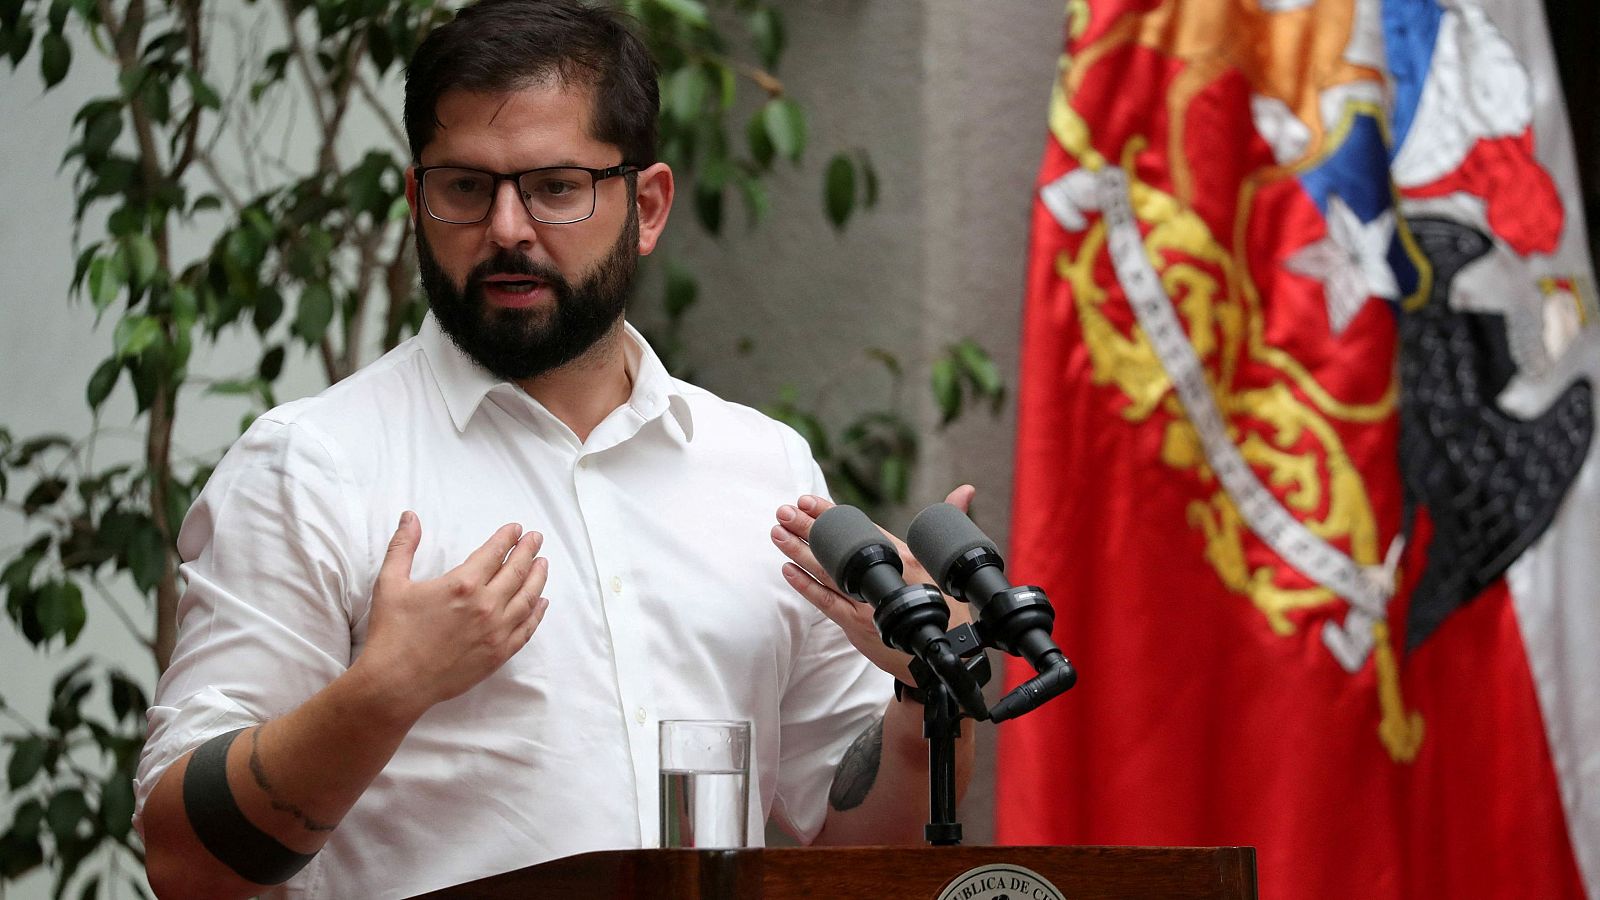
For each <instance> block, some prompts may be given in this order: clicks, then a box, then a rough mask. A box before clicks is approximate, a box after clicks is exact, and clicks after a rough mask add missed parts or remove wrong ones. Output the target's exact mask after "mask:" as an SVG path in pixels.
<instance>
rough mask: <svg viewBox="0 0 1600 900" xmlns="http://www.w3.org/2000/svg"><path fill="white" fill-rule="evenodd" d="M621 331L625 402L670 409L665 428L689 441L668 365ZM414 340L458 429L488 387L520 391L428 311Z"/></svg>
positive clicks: (640, 410) (647, 416) (632, 331)
mask: <svg viewBox="0 0 1600 900" xmlns="http://www.w3.org/2000/svg"><path fill="white" fill-rule="evenodd" d="M622 330H623V360H624V363H623V364H624V365H625V366H627V370H628V377H629V378H631V379H633V392H632V393H631V394H630V395H629V397H628V404H627V405H628V406H629V407H631V408H632V409H633V411H634V412H635V413H637V414H638V415H639V416H640V417H641V418H643V419H644V420H646V421H649V420H651V419H654V418H656V417H658V416H660V415H662V414H663V413H669V414H670V415H671V423H672V424H674V425H676V426H677V427H676V428H675V429H673V428H669V429H668V430H669V431H675V432H676V434H677V436H678V437H679V438H680V439H681V440H683V441H684V442H688V441H690V440H693V439H694V419H693V416H692V415H691V414H690V412H689V401H688V399H687V398H686V397H685V396H684V394H683V390H682V387H681V386H680V384H679V382H678V381H677V379H675V378H673V377H672V376H671V375H670V374H668V373H667V367H666V366H665V365H663V364H662V362H661V358H660V357H659V356H657V355H656V352H655V350H653V349H652V348H651V347H650V343H649V342H648V341H646V340H645V339H644V335H642V334H640V333H639V331H638V329H636V328H634V327H633V325H632V324H630V323H628V322H626V321H624V322H623V323H622ZM417 340H418V342H419V343H420V344H421V345H422V352H423V355H424V356H425V357H426V358H427V360H428V365H429V367H430V368H431V369H432V371H433V379H434V382H435V383H436V384H438V385H439V393H440V394H441V395H442V396H443V397H444V405H445V408H446V409H447V410H449V412H450V421H452V422H453V423H455V426H456V431H457V432H458V433H459V432H464V431H466V429H467V423H468V422H470V421H472V417H473V415H474V414H475V413H476V412H477V411H478V407H479V406H480V405H482V403H483V398H484V397H487V396H488V395H489V392H490V391H492V390H495V389H496V388H504V389H509V390H513V391H516V392H517V393H522V390H521V389H520V388H518V387H517V386H516V385H514V384H512V383H510V382H508V381H504V380H502V379H500V378H497V377H495V376H494V375H491V374H489V372H488V370H486V369H484V368H483V367H482V366H480V365H478V364H477V363H476V362H474V361H473V360H472V358H471V357H469V356H467V355H466V354H465V353H463V352H462V351H461V348H460V347H457V346H456V344H455V342H454V341H452V340H450V337H449V336H448V335H446V334H445V333H444V329H442V328H440V327H439V323H438V322H437V321H436V320H435V319H434V316H433V313H431V312H430V313H428V315H427V317H426V318H424V319H423V320H422V328H421V329H420V330H418V332H417Z"/></svg>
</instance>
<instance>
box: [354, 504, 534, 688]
mask: <svg viewBox="0 0 1600 900" xmlns="http://www.w3.org/2000/svg"><path fill="white" fill-rule="evenodd" d="M543 542H544V537H543V535H541V534H539V533H538V532H536V531H529V532H526V533H524V532H523V531H522V528H521V527H520V526H518V525H515V524H511V525H505V526H502V527H501V528H500V529H499V530H498V531H496V532H495V533H494V534H493V535H491V536H490V538H489V540H488V541H486V542H485V543H484V544H483V546H481V547H479V548H478V549H477V550H474V551H473V552H472V554H471V555H470V556H468V557H467V559H466V561H465V562H463V563H462V564H461V565H459V566H456V567H455V568H454V569H451V570H450V571H448V572H446V573H445V574H443V575H441V576H440V577H438V578H435V579H433V580H431V581H412V580H411V565H412V561H413V559H414V558H415V557H416V553H417V547H418V546H419V545H420V544H421V543H422V523H421V522H420V521H419V520H418V518H417V516H416V514H414V513H412V512H410V511H409V510H408V511H406V512H405V513H404V514H402V515H401V517H400V525H399V527H398V528H397V529H396V530H395V533H394V538H393V539H392V540H391V541H390V542H389V550H388V553H387V554H386V555H385V556H384V560H383V566H382V568H380V569H379V571H378V578H377V582H376V584H374V586H373V589H372V613H371V621H370V624H369V626H368V631H367V644H366V647H365V649H364V650H363V651H362V653H361V656H360V657H359V658H357V660H356V662H355V664H354V665H353V666H352V668H353V669H354V668H357V667H370V669H371V671H372V673H373V674H377V673H382V675H383V680H384V681H385V682H386V683H388V684H391V685H393V686H394V689H395V694H396V697H395V701H396V702H397V703H399V704H403V705H404V706H405V707H409V709H407V710H406V712H409V713H413V714H415V715H420V714H421V713H422V712H425V711H426V710H427V709H428V708H430V707H432V706H433V705H434V704H436V703H439V702H442V701H444V700H449V699H450V698H452V697H456V696H459V695H460V694H463V693H465V692H466V691H467V690H468V689H470V688H471V687H472V686H473V685H475V684H477V683H478V682H480V681H482V680H483V679H485V678H487V677H489V676H490V675H491V674H493V673H494V672H495V671H496V670H497V669H499V668H500V666H502V665H504V664H505V662H506V660H508V659H510V658H511V657H512V655H513V654H515V653H516V652H517V651H519V650H521V649H522V648H523V647H524V646H525V645H526V644H527V643H528V639H529V638H531V637H532V636H533V632H534V630H535V629H537V628H538V627H539V623H540V621H542V620H543V619H544V612H545V609H546V608H548V606H549V605H550V601H549V600H548V599H546V598H544V597H542V596H540V594H541V592H542V591H543V590H544V587H545V581H546V579H547V578H548V576H549V572H550V564H549V561H548V560H547V559H545V558H544V557H541V556H538V555H537V554H538V552H539V547H540V545H541V544H542V543H543ZM395 712H401V710H399V709H397V710H395ZM402 714H403V713H402Z"/></svg>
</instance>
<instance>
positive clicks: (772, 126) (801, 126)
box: [761, 97, 806, 162]
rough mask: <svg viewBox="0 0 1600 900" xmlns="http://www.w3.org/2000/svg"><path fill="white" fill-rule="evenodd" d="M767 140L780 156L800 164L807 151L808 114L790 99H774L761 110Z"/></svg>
mask: <svg viewBox="0 0 1600 900" xmlns="http://www.w3.org/2000/svg"><path fill="white" fill-rule="evenodd" d="M761 121H762V125H763V127H765V129H766V132H767V138H768V139H769V140H771V141H772V146H773V148H774V149H775V150H777V151H778V154H779V155H781V156H784V157H787V158H789V159H791V160H794V161H795V162H799V160H800V155H801V154H802V153H804V152H805V149H806V114H805V111H804V110H802V109H801V108H800V104H798V103H796V102H794V101H793V100H790V99H789V98H788V97H774V98H773V99H771V100H768V101H767V105H766V106H765V107H763V108H762V110H761Z"/></svg>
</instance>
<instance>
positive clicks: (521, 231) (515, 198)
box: [488, 181, 539, 249]
mask: <svg viewBox="0 0 1600 900" xmlns="http://www.w3.org/2000/svg"><path fill="white" fill-rule="evenodd" d="M520 190H521V188H519V187H517V184H516V182H513V181H502V182H500V183H499V184H498V185H496V186H495V192H494V203H493V205H492V206H490V207H489V220H488V222H489V231H488V238H489V242H490V243H492V244H494V245H495V246H496V247H504V248H506V249H513V248H522V249H526V248H527V247H529V246H531V245H532V244H533V243H534V242H536V241H537V240H538V239H539V232H538V229H537V225H538V223H537V222H534V221H533V216H531V215H529V214H528V207H527V206H526V205H524V204H523V202H522V195H521V194H520V193H519V191H520Z"/></svg>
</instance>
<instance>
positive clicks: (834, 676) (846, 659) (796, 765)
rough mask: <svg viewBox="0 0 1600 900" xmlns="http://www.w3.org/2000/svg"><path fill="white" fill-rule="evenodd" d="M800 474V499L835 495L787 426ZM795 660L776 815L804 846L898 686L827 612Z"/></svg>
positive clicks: (784, 704) (784, 708)
mask: <svg viewBox="0 0 1600 900" xmlns="http://www.w3.org/2000/svg"><path fill="white" fill-rule="evenodd" d="M784 431H785V432H786V434H785V438H786V445H787V450H788V452H789V458H790V461H791V468H792V470H793V471H794V474H795V479H796V484H797V490H796V492H795V496H796V497H799V496H800V495H801V494H808V493H809V494H816V495H818V496H821V497H826V496H828V487H827V484H826V482H825V480H824V478H823V475H822V470H821V469H819V468H818V467H817V464H816V463H815V462H814V461H813V460H812V457H811V453H810V450H809V448H808V447H807V446H806V444H805V441H804V440H803V439H801V437H800V436H799V435H798V434H797V433H795V432H794V431H793V430H791V429H788V428H786V427H785V428H784ZM812 612H813V613H814V615H815V618H814V620H813V621H812V623H811V626H810V628H808V629H807V631H806V635H805V639H804V642H803V643H802V645H801V647H800V649H799V652H798V653H797V654H796V655H795V657H794V662H793V666H792V667H791V669H790V672H789V678H788V681H787V685H786V687H785V689H784V692H783V699H782V701H781V704H780V714H781V716H782V725H781V728H782V745H783V750H782V753H781V755H780V757H779V761H778V789H777V796H776V798H775V800H774V803H773V815H774V817H775V818H776V819H777V820H778V821H779V823H780V824H781V825H782V826H783V827H784V829H785V830H786V831H788V832H789V833H790V834H792V835H793V836H794V837H795V838H797V839H798V840H800V841H801V842H802V843H807V844H809V843H810V842H811V841H812V840H813V839H814V838H815V837H816V836H817V833H818V832H819V831H821V830H822V823H823V820H824V819H826V818H827V814H828V805H827V798H828V790H829V788H830V787H831V786H832V785H833V776H834V771H835V770H836V769H837V768H838V766H839V760H840V759H841V758H842V757H843V756H844V752H845V750H846V749H848V748H849V746H850V744H851V742H852V741H854V740H855V739H856V737H857V736H858V735H860V734H861V732H863V731H865V730H866V729H867V727H868V726H870V725H871V724H872V723H873V722H874V721H876V720H877V718H878V717H879V716H881V715H882V714H883V711H884V707H885V706H886V705H887V703H888V702H889V698H890V696H891V695H892V693H893V685H894V680H893V679H892V678H891V677H890V676H889V674H888V673H887V672H884V671H883V670H882V669H879V668H878V667H877V666H875V665H873V664H872V663H871V662H870V661H869V660H868V659H867V658H866V657H865V656H862V655H861V652H860V651H859V650H857V649H856V648H855V647H854V646H852V645H851V643H850V641H849V639H848V638H846V637H845V634H844V630H843V629H841V628H840V627H839V626H838V625H835V624H834V623H833V621H832V620H831V619H829V618H827V617H826V616H824V615H823V614H822V613H821V612H817V611H816V610H812Z"/></svg>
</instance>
